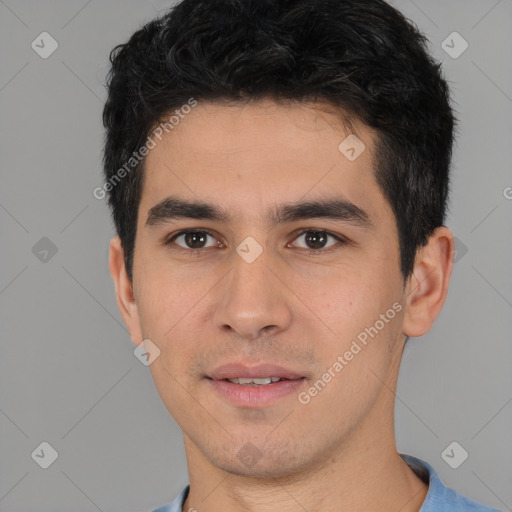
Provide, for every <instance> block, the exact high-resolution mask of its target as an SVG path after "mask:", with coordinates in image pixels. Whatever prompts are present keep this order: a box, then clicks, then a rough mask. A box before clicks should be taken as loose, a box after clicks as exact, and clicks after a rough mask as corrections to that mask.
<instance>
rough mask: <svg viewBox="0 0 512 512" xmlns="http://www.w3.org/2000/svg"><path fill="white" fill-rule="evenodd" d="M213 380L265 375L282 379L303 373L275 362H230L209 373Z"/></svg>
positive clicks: (294, 377) (295, 376) (296, 377)
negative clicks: (253, 363)
mask: <svg viewBox="0 0 512 512" xmlns="http://www.w3.org/2000/svg"><path fill="white" fill-rule="evenodd" d="M208 377H209V378H211V379H213V380H223V379H237V378H244V379H250V378H253V379H255V378H264V377H281V378H282V379H289V380H294V379H300V378H302V377H303V375H301V374H299V373H297V372H295V371H293V370H290V369H288V368H284V367H283V366H276V365H275V364H268V363H261V364H257V365H253V366H249V365H246V364H241V363H229V364H224V365H222V366H218V367H217V368H215V370H213V371H212V372H211V373H210V374H209V375H208Z"/></svg>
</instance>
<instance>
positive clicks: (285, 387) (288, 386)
mask: <svg viewBox="0 0 512 512" xmlns="http://www.w3.org/2000/svg"><path fill="white" fill-rule="evenodd" d="M304 380H305V379H304V377H302V378H301V379H295V380H280V381H279V382H273V383H272V384H266V385H264V386H249V385H242V384H233V383H232V382H229V381H226V380H213V379H208V381H209V383H210V385H211V386H213V389H214V390H215V391H216V392H217V393H219V394H220V395H221V396H222V397H223V398H225V399H227V400H228V401H229V402H231V403H232V404H234V405H237V406H240V407H265V406H268V405H272V403H274V402H275V401H277V400H278V399H279V398H282V397H284V396H286V395H289V394H290V393H294V392H295V393H296V392H297V390H298V389H299V388H300V387H301V386H302V385H303V383H304Z"/></svg>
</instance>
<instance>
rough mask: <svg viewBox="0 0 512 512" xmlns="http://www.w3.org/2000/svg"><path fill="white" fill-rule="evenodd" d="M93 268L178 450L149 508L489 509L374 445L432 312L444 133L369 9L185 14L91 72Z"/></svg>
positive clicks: (435, 102) (417, 463) (444, 92)
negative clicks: (97, 116) (163, 492)
mask: <svg viewBox="0 0 512 512" xmlns="http://www.w3.org/2000/svg"><path fill="white" fill-rule="evenodd" d="M111 61H112V70H111V72H110V75H109V84H108V86H109V91H108V92H109V96H108V100H107V104H106V106H105V110H104V124H105V127H106V129H107V134H106V144H105V154H104V167H105V176H106V183H105V187H104V190H105V191H106V192H108V193H109V203H110V206H111V208H112V212H113V218H114V221H115V225H116V229H117V234H118V236H117V237H115V238H114V239H113V240H112V242H111V246H110V270H111V273H112V276H113V278H114V281H115V285H116V293H117V300H118V304H119V307H120V310H121V313H122V315H123V318H124V321H125V322H126V325H127V326H128V328H129V331H130V334H131V337H132V340H133V342H134V343H135V344H136V345H140V344H142V346H143V348H144V350H145V351H146V352H145V354H146V356H147V358H148V361H149V362H150V363H151V364H150V370H151V374H152V376H153V379H154V381H155V385H156V387H157V389H158V392H159V394H160V396H161V398H162V400H163V402H164V404H165V406H166V407H167V409H168V410H169V412H170V414H172V416H173V417H174V418H175V420H176V421H177V423H178V424H179V425H180V427H181V429H182V430H183V434H184V443H185V449H186V454H187V461H188V470H189V478H190V485H189V486H187V488H186V489H184V490H183V492H182V493H181V494H180V495H179V496H178V497H177V498H176V500H175V501H174V502H173V503H171V504H169V505H167V506H163V507H162V508H160V509H158V511H159V512H162V511H172V512H175V511H180V510H183V511H199V512H203V511H204V512H220V511H222V512H232V511H233V512H234V511H240V510H244V511H250V512H264V511H273V510H280V511H284V512H286V511H300V510H307V511H309V512H316V511H326V512H327V511H329V512H331V511H332V512H334V511H339V510H350V511H375V510H379V511H394V512H395V511H396V512H398V511H401V512H416V511H418V510H421V511H423V512H430V511H434V510H436V511H441V510H442V511H462V510H464V511H466V510H468V511H469V510H471V511H477V510H478V511H489V510H491V509H489V508H487V507H485V506H483V505H479V504H478V503H476V502H474V501H472V500H469V499H467V498H465V497H463V496H461V495H460V494H457V493H456V492H455V491H453V490H451V489H448V488H446V487H445V486H444V485H443V484H442V483H441V482H440V480H439V479H438V478H437V476H436V474H435V472H434V469H433V468H432V467H431V466H430V465H428V464H427V463H426V462H424V461H421V460H419V459H417V458H414V457H412V456H408V455H405V454H399V453H398V452H397V449H396V442H395V434H394V425H393V408H394V391H395V389H396V382H397V377H398V371H399V366H400V360H401V355H402V351H403V348H404V345H405V343H406V341H407V339H408V337H410V336H413V337H417V336H421V335H423V334H425V333H426V332H428V331H429V329H430V328H431V326H432V324H433V322H434V320H435V319H436V317H437V316H438V314H439V312H440V311H441V308H442V307H443V304H444V302H445V298H446V294H447V290H448V284H449V280H450V275H451V271H452V265H453V254H454V241H453V235H452V233H451V232H450V230H449V229H448V228H447V227H445V226H444V225H443V222H444V218H445V209H446V202H447V195H448V184H449V167H450V159H451V150H452V143H453V128H454V117H453V113H452V110H451V107H450V102H449V90H448V87H447V84H446V82H445V81H444V79H443V77H442V74H441V71H440V67H439V65H438V64H436V63H435V62H434V61H433V60H432V59H431V57H430V56H429V55H428V54H427V52H426V49H425V39H424V37H423V36H422V35H421V34H420V33H419V32H418V31H417V30H416V29H415V28H414V27H413V26H412V25H411V24H410V23H409V22H408V21H407V20H405V18H404V17H403V16H402V15H401V14H400V13H399V12H397V11H396V10H395V9H394V8H392V7H391V6H389V5H388V4H387V3H385V2H384V1H382V0H367V1H364V2H361V1H360V0H273V1H271V0H254V1H251V0H208V1H205V0H184V1H182V2H181V3H179V4H178V5H176V6H175V7H174V8H173V9H172V10H171V11H169V12H168V13H167V14H166V15H164V16H163V17H161V18H159V19H156V20H153V21H152V22H150V23H148V24H147V25H146V26H145V27H143V28H142V29H141V30H139V31H137V32H136V33H135V34H134V35H133V36H132V37H131V39H130V40H129V42H128V43H127V44H125V45H119V46H118V47H116V48H115V49H114V51H113V52H112V55H111Z"/></svg>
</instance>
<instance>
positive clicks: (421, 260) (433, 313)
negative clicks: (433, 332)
mask: <svg viewBox="0 0 512 512" xmlns="http://www.w3.org/2000/svg"><path fill="white" fill-rule="evenodd" d="M454 257H455V243H454V239H453V234H452V232H451V231H450V230H449V229H448V228H446V227H444V226H441V227H439V228H437V229H436V230H435V231H434V233H433V234H432V235H431V236H430V237H429V240H428V243H427V245H425V246H424V247H420V248H419V249H418V251H417V253H416V258H415V262H414V270H413V273H412V275H411V276H410V277H409V279H408V281H407V285H406V292H405V293H406V296H405V304H406V307H405V314H404V322H403V326H402V328H403V332H404V334H405V335H406V336H412V337H416V336H422V335H423V334H425V333H427V332H428V331H429V330H430V328H431V327H432V325H433V323H434V320H435V319H436V318H437V316H438V315H439V313H440V312H441V309H442V308H443V305H444V303H445V300H446V296H447V294H448V285H449V283H450V277H451V274H452V269H453V260H454Z"/></svg>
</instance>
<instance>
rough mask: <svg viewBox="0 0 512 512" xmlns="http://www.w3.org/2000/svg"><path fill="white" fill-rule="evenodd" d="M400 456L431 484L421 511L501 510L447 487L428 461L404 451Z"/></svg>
mask: <svg viewBox="0 0 512 512" xmlns="http://www.w3.org/2000/svg"><path fill="white" fill-rule="evenodd" d="M400 457H402V459H403V460H404V461H405V462H406V463H407V465H408V466H409V467H410V468H411V469H412V470H413V471H414V472H415V473H416V474H417V475H418V476H419V477H420V478H422V479H424V480H425V481H426V482H428V484H429V488H428V492H427V496H426V498H425V501H424V502H423V505H422V507H421V509H420V510H419V512H438V511H440V510H442V511H444V512H500V511H499V510H497V509H495V508H491V507H487V506H485V505H482V504H481V503H478V502H476V501H474V500H472V499H470V498H467V497H466V496H463V495H462V494H460V493H458V492H457V491H455V490H454V489H451V488H450V487H446V486H445V485H444V484H443V483H442V482H441V480H440V479H439V477H438V476H437V473H436V471H435V469H434V468H433V467H432V466H431V465H430V464H428V463H427V462H425V461H423V460H421V459H418V458H416V457H412V456H411V455H405V454H402V453H401V454H400Z"/></svg>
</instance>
